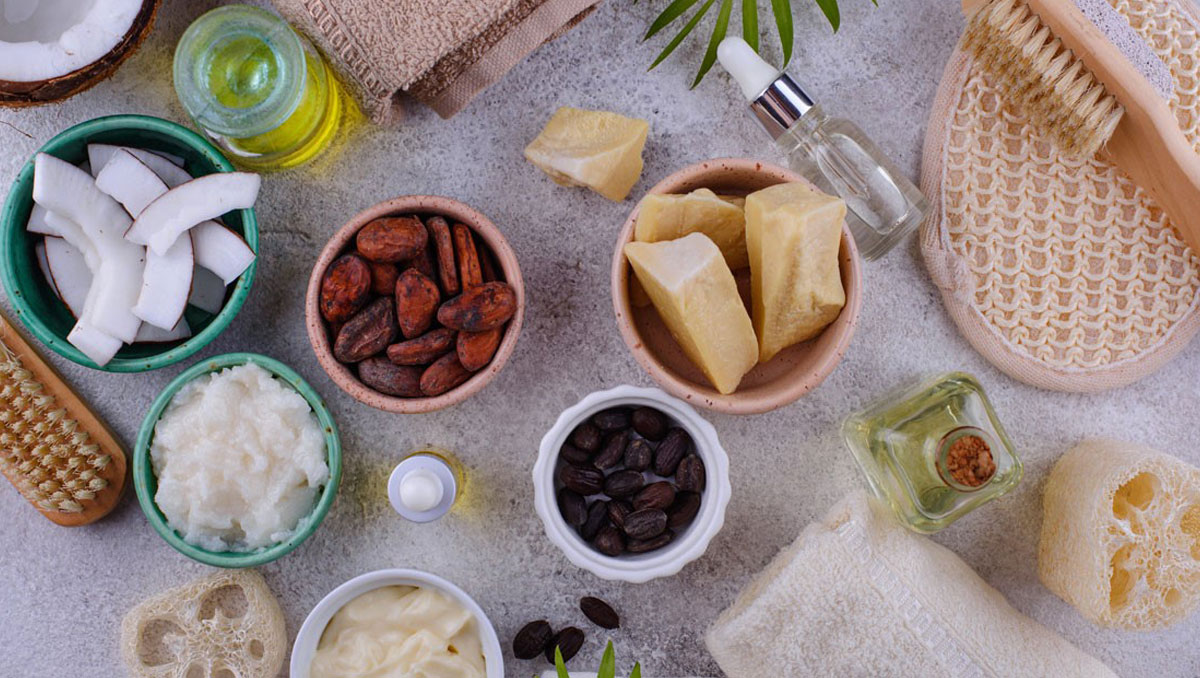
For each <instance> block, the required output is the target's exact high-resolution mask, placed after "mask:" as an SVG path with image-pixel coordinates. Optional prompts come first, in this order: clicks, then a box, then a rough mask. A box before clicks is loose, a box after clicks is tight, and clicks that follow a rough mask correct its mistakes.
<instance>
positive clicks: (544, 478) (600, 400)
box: [533, 386, 731, 583]
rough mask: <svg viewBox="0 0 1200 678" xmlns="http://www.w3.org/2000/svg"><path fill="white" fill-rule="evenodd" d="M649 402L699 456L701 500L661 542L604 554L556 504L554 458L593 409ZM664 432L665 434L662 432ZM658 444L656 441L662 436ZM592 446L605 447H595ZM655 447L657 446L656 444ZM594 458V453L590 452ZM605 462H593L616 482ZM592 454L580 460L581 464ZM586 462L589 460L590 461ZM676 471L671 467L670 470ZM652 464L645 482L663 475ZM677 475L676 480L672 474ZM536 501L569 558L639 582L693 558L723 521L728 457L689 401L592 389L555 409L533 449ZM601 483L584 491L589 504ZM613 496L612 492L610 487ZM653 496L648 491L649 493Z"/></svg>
mask: <svg viewBox="0 0 1200 678" xmlns="http://www.w3.org/2000/svg"><path fill="white" fill-rule="evenodd" d="M643 407H645V408H651V409H653V410H656V411H658V412H660V413H661V414H663V415H665V417H666V419H667V421H668V429H669V428H673V427H678V428H679V429H682V431H683V432H685V433H686V434H687V436H688V437H689V438H690V439H691V446H690V448H689V451H690V454H694V455H695V457H698V459H699V461H700V462H702V464H703V469H704V477H705V481H704V486H703V489H702V490H700V492H699V495H700V508H699V511H698V513H696V515H695V517H694V518H693V519H692V520H691V522H690V523H688V524H687V525H686V526H685V527H683V528H681V529H679V530H678V532H677V533H675V535H674V537H673V538H672V539H671V541H670V542H669V543H668V544H666V545H665V546H663V547H661V548H658V549H655V550H651V551H648V552H644V553H628V552H625V553H621V554H620V555H615V556H613V555H606V554H604V553H602V552H601V551H599V550H598V549H597V548H596V546H595V545H594V543H593V542H589V541H588V540H586V539H585V538H584V537H583V536H582V535H581V529H580V528H578V527H576V526H574V525H572V524H570V523H569V522H568V520H567V518H565V517H564V516H563V511H562V509H561V508H560V506H559V496H558V494H559V490H560V489H561V488H562V487H563V485H564V484H563V482H562V481H561V474H560V469H561V468H562V467H563V465H564V463H565V459H564V460H563V462H560V457H562V456H564V455H563V446H564V444H567V443H568V441H569V440H571V439H572V437H573V434H575V433H576V431H578V430H580V426H581V424H584V423H587V422H592V421H593V417H594V415H596V414H598V413H602V412H607V411H610V410H612V409H613V408H628V409H629V410H631V411H632V410H634V409H637V408H643ZM664 439H665V438H664ZM657 444H659V445H661V441H659V442H658V443H657ZM599 450H600V451H599V452H598V453H597V454H600V453H603V450H604V448H603V447H600V448H599ZM655 451H656V452H657V449H656V450H655ZM592 459H593V461H595V460H596V459H597V457H595V456H593V457H592ZM599 463H600V465H602V466H607V468H605V469H596V470H597V471H598V472H599V473H600V474H602V475H603V476H605V477H604V481H601V482H602V483H603V482H605V481H608V479H610V478H614V476H617V477H616V478H614V482H615V483H616V484H619V481H620V480H621V478H620V476H619V475H618V474H623V473H625V471H624V470H622V469H621V465H613V466H609V465H608V462H607V461H605V460H600V461H599ZM590 464H591V462H588V463H584V464H582V466H584V467H587V466H589V465H590ZM592 468H595V467H594V466H592ZM676 473H677V471H676ZM666 475H671V474H662V473H658V472H657V471H656V470H655V469H654V468H653V466H651V468H648V469H646V470H645V477H646V482H647V485H649V484H653V483H657V482H662V481H661V480H660V478H661V477H662V476H666ZM675 477H676V481H675V482H678V476H675ZM533 489H534V508H535V510H536V511H537V514H538V517H540V518H541V520H542V524H543V526H544V527H545V530H546V536H547V537H549V538H550V541H552V542H554V544H555V545H556V546H558V548H559V549H561V550H562V552H563V554H564V555H566V556H567V559H568V560H570V561H571V562H572V563H574V564H575V565H577V566H579V567H581V568H583V569H585V570H588V571H590V572H591V573H593V574H595V575H596V576H598V577H600V578H602V579H608V580H616V581H626V582H631V583H643V582H647V581H650V580H652V579H657V578H659V577H669V576H671V575H674V574H676V573H678V572H679V571H680V570H681V569H683V567H684V566H685V565H687V564H688V563H690V562H692V561H693V560H695V559H697V558H699V557H700V556H701V555H703V554H704V552H705V550H707V548H708V545H709V543H710V542H711V541H712V539H713V537H715V536H716V534H717V533H718V532H720V530H721V527H722V526H723V525H724V524H725V508H726V506H727V505H728V504H729V497H730V494H731V489H730V485H729V459H728V456H727V455H726V454H725V450H724V448H722V447H721V442H720V440H719V439H718V438H717V433H716V430H715V429H714V428H713V427H712V425H711V424H709V423H708V422H707V421H706V420H705V419H704V418H703V417H701V416H700V415H699V414H697V412H696V410H695V409H693V408H692V407H691V406H690V405H688V404H687V403H685V402H683V401H681V400H679V399H677V398H674V397H672V396H669V395H667V394H666V393H664V392H663V391H661V390H659V389H656V388H636V387H633V386H618V387H616V388H612V389H609V390H607V391H598V392H595V393H592V394H591V395H589V396H587V397H586V398H584V399H583V400H581V401H580V402H579V403H577V404H575V405H573V406H572V407H570V408H568V409H567V410H566V411H564V412H563V413H562V414H561V415H559V417H558V420H557V421H556V422H555V423H554V425H553V426H552V427H551V428H550V430H549V431H548V432H547V433H546V435H545V436H543V437H542V442H541V445H540V447H539V450H538V458H537V462H536V463H535V464H534V467H533ZM603 494H604V491H603V490H601V491H598V492H594V493H591V492H589V493H588V496H589V498H590V499H591V500H592V502H593V505H594V504H595V502H596V501H599V499H598V497H600V496H601V495H603ZM610 496H611V495H610ZM649 500H650V501H653V497H651V498H650V499H649Z"/></svg>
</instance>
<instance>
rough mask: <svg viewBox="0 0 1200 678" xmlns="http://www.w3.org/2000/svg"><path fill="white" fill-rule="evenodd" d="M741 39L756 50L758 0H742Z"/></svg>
mask: <svg viewBox="0 0 1200 678" xmlns="http://www.w3.org/2000/svg"><path fill="white" fill-rule="evenodd" d="M742 39H743V40H745V41H746V42H747V43H748V44H749V45H750V49H752V50H754V51H755V52H757V51H758V0H742Z"/></svg>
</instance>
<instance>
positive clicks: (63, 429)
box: [0, 350, 111, 513]
mask: <svg viewBox="0 0 1200 678" xmlns="http://www.w3.org/2000/svg"><path fill="white" fill-rule="evenodd" d="M110 461H111V459H110V458H109V456H108V455H107V454H103V453H102V451H101V450H100V447H99V446H98V445H96V444H95V443H93V442H91V440H89V438H88V435H87V433H85V432H83V431H81V430H79V425H78V424H77V423H76V422H75V420H74V419H72V418H70V416H68V415H67V413H66V411H65V410H63V409H62V408H60V407H58V404H57V403H56V402H55V401H54V398H53V396H50V395H49V394H47V393H44V392H43V390H42V385H41V384H40V383H38V382H37V381H35V380H34V378H33V375H32V374H31V373H30V372H29V371H28V370H26V369H25V368H24V367H23V366H22V365H21V362H20V360H19V359H18V358H17V357H16V356H15V355H13V354H11V353H9V352H8V351H6V350H5V351H0V467H4V470H5V474H6V475H7V476H8V477H9V478H10V479H12V480H13V482H14V484H15V485H16V486H17V490H19V491H20V492H21V494H23V495H24V496H25V498H26V499H29V500H30V501H31V502H33V503H34V504H35V505H36V506H37V507H38V508H40V509H42V510H44V511H62V512H66V513H78V512H80V511H83V510H84V508H85V504H86V503H87V502H89V501H93V500H94V499H95V498H96V494H97V493H98V492H100V491H101V490H103V489H104V488H106V487H108V481H107V480H106V479H105V478H103V477H101V475H100V473H101V472H102V471H103V470H104V469H105V467H107V466H108V464H109V462H110Z"/></svg>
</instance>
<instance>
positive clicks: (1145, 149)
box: [963, 0, 1200, 255]
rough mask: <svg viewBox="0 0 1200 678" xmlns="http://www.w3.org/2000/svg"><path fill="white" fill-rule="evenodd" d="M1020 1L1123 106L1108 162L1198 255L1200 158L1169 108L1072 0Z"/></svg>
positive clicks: (966, 0) (969, 2)
mask: <svg viewBox="0 0 1200 678" xmlns="http://www.w3.org/2000/svg"><path fill="white" fill-rule="evenodd" d="M1024 1H1025V3H1026V4H1027V5H1028V6H1029V9H1030V10H1032V11H1033V12H1034V13H1035V14H1037V15H1038V18H1040V19H1041V20H1042V23H1043V24H1045V25H1046V26H1047V27H1048V28H1049V29H1050V30H1051V31H1052V32H1053V33H1054V35H1055V37H1057V38H1058V39H1059V40H1061V41H1062V43H1063V45H1064V46H1065V47H1066V48H1067V49H1069V50H1071V52H1073V53H1074V55H1075V56H1076V57H1077V58H1078V59H1079V60H1080V61H1082V62H1083V64H1084V65H1085V66H1086V67H1087V68H1088V70H1090V71H1091V72H1092V75H1093V76H1095V78H1096V79H1097V80H1098V81H1100V82H1101V83H1102V84H1103V85H1104V88H1105V90H1107V91H1108V93H1109V94H1112V95H1113V96H1114V97H1116V99H1117V101H1118V102H1119V103H1120V104H1121V105H1122V106H1123V107H1124V108H1125V115H1124V116H1122V118H1121V123H1120V124H1119V125H1118V126H1117V129H1116V131H1115V132H1114V133H1113V137H1112V139H1111V140H1109V142H1108V145H1107V147H1106V150H1107V153H1108V156H1109V158H1110V159H1111V161H1112V162H1113V164H1114V165H1116V166H1117V167H1119V168H1120V169H1122V170H1124V171H1125V173H1126V174H1128V175H1129V178H1130V179H1132V180H1133V182H1134V183H1135V184H1137V185H1138V186H1140V187H1141V188H1142V190H1144V191H1146V192H1147V193H1149V194H1150V196H1151V197H1153V198H1154V201H1155V202H1156V203H1158V205H1159V207H1161V208H1162V209H1163V211H1165V212H1166V213H1167V217H1168V218H1170V220H1171V224H1172V225H1173V226H1174V227H1175V228H1176V229H1177V230H1178V231H1179V234H1180V235H1181V236H1182V237H1183V239H1184V241H1185V242H1187V244H1188V245H1189V246H1190V247H1191V248H1192V251H1193V252H1194V253H1196V254H1197V255H1200V209H1197V206H1200V155H1197V154H1196V152H1195V149H1194V148H1193V147H1192V144H1191V142H1190V141H1189V140H1188V138H1187V137H1186V136H1185V135H1184V133H1183V130H1181V129H1180V128H1179V123H1178V121H1177V120H1176V119H1175V114H1174V113H1173V112H1172V111H1171V107H1170V106H1169V105H1168V104H1167V102H1166V101H1163V99H1162V97H1161V96H1159V94H1158V91H1157V90H1155V89H1154V86H1153V85H1151V84H1150V82H1149V81H1148V80H1147V79H1146V76H1145V75H1143V74H1142V72H1141V71H1139V70H1138V69H1137V68H1136V67H1135V66H1134V65H1133V64H1131V63H1130V62H1129V60H1128V59H1127V58H1125V55H1124V54H1123V53H1121V50H1119V49H1117V47H1116V45H1114V44H1113V43H1112V41H1111V40H1110V39H1109V37H1108V36H1107V35H1106V34H1105V33H1104V31H1101V30H1100V29H1099V28H1098V27H1097V26H1096V25H1095V24H1093V23H1092V21H1091V20H1090V19H1088V18H1087V16H1086V15H1085V14H1084V13H1083V12H1082V11H1080V9H1079V7H1077V6H1076V5H1075V3H1074V2H1073V0H1024ZM988 2H989V0H963V11H964V12H965V13H966V14H967V16H971V15H972V14H973V13H974V12H975V11H977V10H978V9H979V8H980V7H982V6H984V5H986V4H987V3H988Z"/></svg>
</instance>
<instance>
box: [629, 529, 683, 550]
mask: <svg viewBox="0 0 1200 678" xmlns="http://www.w3.org/2000/svg"><path fill="white" fill-rule="evenodd" d="M674 538H675V533H674V532H671V531H670V530H665V531H663V533H662V534H659V535H658V536H656V537H651V538H650V539H630V540H629V541H627V542H625V550H626V551H629V552H630V553H649V552H650V551H657V550H658V549H660V548H662V547H664V546H666V545H667V544H670V543H671V540H672V539H674Z"/></svg>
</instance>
